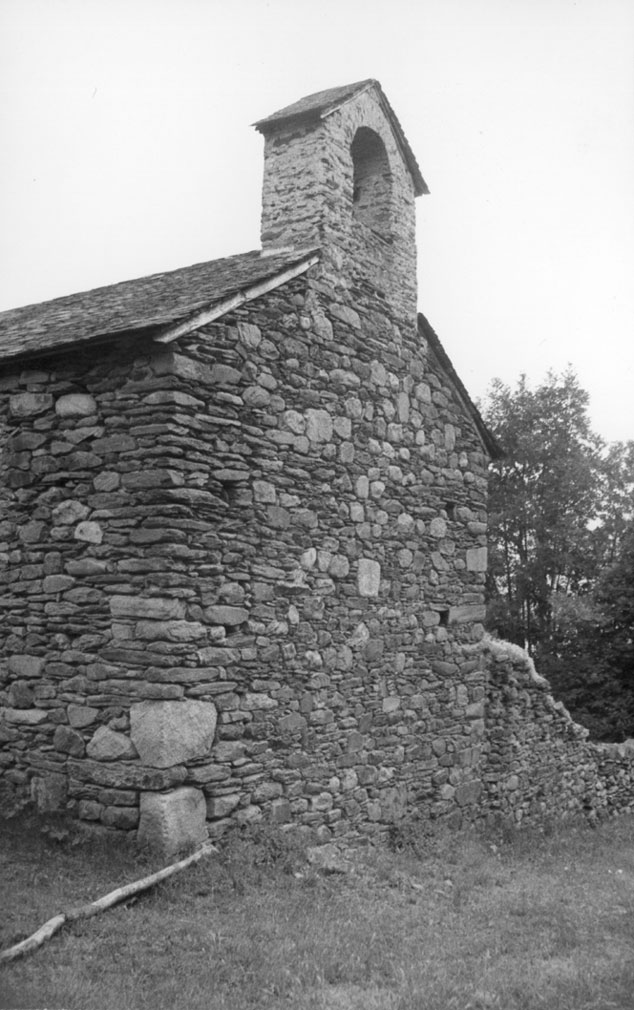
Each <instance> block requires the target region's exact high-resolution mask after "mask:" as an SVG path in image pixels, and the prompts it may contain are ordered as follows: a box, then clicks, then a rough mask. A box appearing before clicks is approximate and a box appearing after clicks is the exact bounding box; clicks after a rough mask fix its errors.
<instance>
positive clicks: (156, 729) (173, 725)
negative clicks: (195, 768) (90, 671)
mask: <svg viewBox="0 0 634 1010" xmlns="http://www.w3.org/2000/svg"><path fill="white" fill-rule="evenodd" d="M216 721H217V712H216V707H215V705H213V704H212V703H211V702H207V701H182V702H180V701H159V702H153V701H147V702H140V703H139V704H135V705H132V707H131V709H130V736H131V739H132V742H133V744H134V746H135V747H136V749H137V751H138V753H139V756H140V758H141V761H142V762H143V764H146V765H150V766H151V767H154V768H170V767H172V766H173V765H177V764H182V763H183V762H186V761H191V760H194V759H196V758H202V757H206V755H207V754H209V752H210V750H211V745H212V743H213V738H214V733H215V731H216Z"/></svg>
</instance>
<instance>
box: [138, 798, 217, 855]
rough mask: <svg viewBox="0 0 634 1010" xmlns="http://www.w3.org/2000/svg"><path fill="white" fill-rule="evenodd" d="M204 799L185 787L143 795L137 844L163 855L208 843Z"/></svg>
mask: <svg viewBox="0 0 634 1010" xmlns="http://www.w3.org/2000/svg"><path fill="white" fill-rule="evenodd" d="M205 818H206V805H205V797H204V795H203V793H202V792H201V791H200V790H199V789H192V788H190V787H183V788H182V789H175V790H173V791H172V792H169V793H142V794H141V802H140V820H139V830H138V834H137V841H138V842H139V844H140V845H143V846H147V847H148V848H149V849H151V850H152V851H155V852H158V853H160V854H161V855H163V856H171V855H173V854H174V853H176V852H179V851H180V850H181V849H185V848H189V847H190V846H197V845H200V844H201V843H202V842H204V841H206V840H207V827H206V824H205Z"/></svg>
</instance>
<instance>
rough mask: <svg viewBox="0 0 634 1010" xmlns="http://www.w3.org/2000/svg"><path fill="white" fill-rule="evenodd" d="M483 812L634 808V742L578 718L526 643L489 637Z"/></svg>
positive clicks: (512, 817)
mask: <svg viewBox="0 0 634 1010" xmlns="http://www.w3.org/2000/svg"><path fill="white" fill-rule="evenodd" d="M478 650H479V651H480V652H481V653H482V656H483V660H484V668H485V672H486V715H485V738H486V742H487V743H486V749H485V750H484V751H483V753H484V757H483V762H482V766H481V776H482V782H483V794H482V799H481V803H482V813H483V816H484V817H485V819H491V818H496V817H498V818H501V819H503V820H504V821H507V822H508V821H510V822H513V823H515V824H519V823H523V822H526V821H536V820H543V819H545V818H548V817H554V818H557V819H559V818H562V817H565V816H568V815H575V814H576V815H579V814H583V815H586V816H589V817H591V818H596V817H600V816H606V815H609V814H614V813H624V812H630V811H632V810H634V741H628V742H627V743H624V744H605V743H604V744H599V743H593V742H592V741H590V740H588V730H587V729H585V728H584V727H583V726H580V725H578V724H577V723H575V722H574V720H573V719H572V717H571V716H570V714H569V712H568V711H567V709H566V708H565V707H564V705H563V704H562V703H561V702H557V701H555V699H554V698H553V696H552V694H551V690H550V685H549V683H548V681H547V680H545V679H544V678H543V677H541V676H540V675H539V674H538V673H537V672H536V670H535V667H534V665H533V662H532V660H531V659H530V657H529V656H528V655H527V653H526V652H524V650H523V649H520V648H518V647H517V646H514V645H511V644H509V643H508V642H500V641H496V640H491V639H485V640H484V641H483V642H482V643H480V645H479V646H478Z"/></svg>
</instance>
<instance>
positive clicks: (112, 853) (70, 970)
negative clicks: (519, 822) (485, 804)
mask: <svg viewBox="0 0 634 1010" xmlns="http://www.w3.org/2000/svg"><path fill="white" fill-rule="evenodd" d="M1 829H2V839H3V841H2V852H1V855H0V881H1V882H0V887H1V889H2V890H1V893H2V896H3V901H2V907H3V913H2V916H1V917H0V918H1V922H0V947H2V948H4V947H7V946H10V945H11V944H12V943H15V942H17V941H18V940H20V939H22V938H23V937H24V936H26V935H28V934H30V933H31V932H34V931H35V929H36V928H38V927H39V926H40V925H41V924H42V923H43V922H44V921H45V920H47V919H49V918H50V917H52V916H53V915H54V914H56V913H58V912H60V911H63V910H65V909H67V908H69V907H70V906H72V905H76V904H79V903H83V902H86V901H89V900H93V899H95V898H97V897H100V896H101V895H103V894H105V893H106V892H107V891H109V890H112V889H113V888H114V887H117V886H119V885H121V884H122V883H125V882H128V881H131V880H134V879H136V878H138V877H141V876H144V875H146V874H147V873H149V872H150V871H151V870H153V869H156V868H158V865H159V864H158V863H156V862H154V863H150V862H148V861H145V860H143V859H142V858H141V857H139V856H138V855H135V854H134V853H133V852H131V851H128V850H126V849H125V848H124V847H120V848H118V847H117V844H116V843H112V842H111V843H110V844H109V845H108V846H104V845H99V844H96V843H90V844H73V843H72V839H71V838H69V837H67V838H65V839H64V840H62V841H56V840H55V839H54V838H52V837H50V836H46V835H44V834H42V833H41V831H40V830H39V827H38V826H37V825H35V824H34V822H28V821H25V820H24V819H22V820H16V819H14V820H11V821H8V822H4V823H3V824H2V826H1ZM289 839H290V836H288V835H287V836H282V837H281V838H280V836H276V835H273V834H271V833H267V832H265V831H261V832H257V831H255V832H252V833H251V834H245V835H241V836H239V837H235V836H234V838H233V840H232V841H231V843H230V844H229V845H228V846H227V848H226V849H225V850H223V851H222V852H221V853H220V855H219V856H212V857H210V858H208V859H206V860H205V861H203V862H202V863H199V864H197V865H196V866H194V867H192V868H190V869H189V870H185V871H184V873H183V874H181V875H179V876H176V877H174V878H173V879H172V880H170V881H167V882H166V883H164V884H162V885H159V887H157V888H156V889H155V890H153V891H150V892H148V893H147V894H146V895H145V896H142V897H139V898H138V899H137V900H136V901H134V900H133V901H130V902H129V903H128V904H126V905H122V906H118V907H117V908H114V909H112V910H110V911H107V912H104V913H103V914H102V915H99V916H97V917H96V918H93V919H89V920H85V921H83V922H77V923H74V924H72V925H71V926H68V927H65V928H64V929H63V930H62V932H61V933H59V934H58V935H57V936H56V937H54V938H53V940H51V941H50V942H49V943H47V944H45V945H44V946H43V947H42V948H40V949H39V950H37V951H35V952H34V953H33V954H30V955H28V956H27V957H25V958H23V959H21V960H18V961H15V962H12V963H10V964H8V965H6V966H4V967H2V968H0V1006H1V1007H4V1008H7V1007H13V1008H27V1007H31V1008H33V1007H48V1008H50V1010H54V1008H67V1010H93V1008H94V1010H115V1008H116V1010H145V1008H148V1010H149V1008H152V1010H168V1008H169V1010H172V1008H174V1007H179V1008H181V1007H182V1008H187V1010H202V1008H207V1010H251V1008H258V1010H260V1008H264V1010H277V1008H279V1010H281V1008H285V1010H288V1008H293V1010H452V1008H454V1010H490V1008H494V1007H495V1008H500V1010H533V1008H541V1007H543V1008H548V1010H608V1008H622V1010H633V1008H634V818H632V817H623V818H621V819H619V820H614V821H611V822H609V823H606V824H603V825H601V826H599V827H598V828H591V827H589V826H586V825H583V824H576V825H568V826H567V827H566V828H556V829H553V830H552V831H551V832H549V833H545V832H541V833H540V832H537V831H528V830H523V831H518V832H514V833H506V834H504V835H503V836H498V837H494V836H493V835H487V836H486V837H485V836H483V835H475V834H459V835H445V836H443V837H441V838H437V839H436V840H429V839H425V838H424V837H423V836H422V835H421V836H420V837H417V836H416V835H415V833H414V832H408V833H405V832H403V833H402V836H401V838H400V839H397V841H400V843H401V848H400V849H399V851H391V850H389V849H387V848H373V847H372V848H360V849H357V850H354V851H353V852H352V854H351V855H350V857H349V858H350V862H351V866H350V869H349V870H348V872H346V873H345V874H330V875H323V874H321V873H319V872H317V871H316V870H314V869H313V868H311V867H310V866H309V865H308V864H307V863H306V862H305V860H304V858H303V853H302V851H301V849H300V848H299V846H297V845H295V844H293V843H292V842H291V841H290V840H289ZM405 842H407V843H408V844H404V843H405Z"/></svg>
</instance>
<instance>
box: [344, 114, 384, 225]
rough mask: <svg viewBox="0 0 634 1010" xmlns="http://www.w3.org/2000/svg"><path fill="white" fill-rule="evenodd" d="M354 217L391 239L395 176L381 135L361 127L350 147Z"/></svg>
mask: <svg viewBox="0 0 634 1010" xmlns="http://www.w3.org/2000/svg"><path fill="white" fill-rule="evenodd" d="M350 150H351V154H352V165H353V190H352V216H353V220H354V221H360V222H361V223H362V224H364V225H366V226H367V227H368V228H372V230H373V231H375V232H377V233H378V234H379V235H382V236H383V238H386V239H388V238H390V237H391V203H392V173H391V172H390V164H389V161H388V157H387V151H386V150H385V145H384V143H383V141H382V140H381V138H380V137H379V135H378V133H375V132H374V130H370V129H369V128H368V127H367V126H360V127H359V129H358V130H357V132H356V133H355V135H354V140H353V141H352V145H351V148H350Z"/></svg>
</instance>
